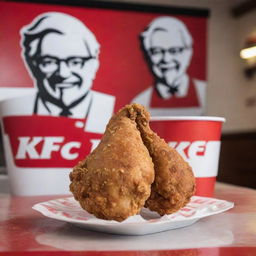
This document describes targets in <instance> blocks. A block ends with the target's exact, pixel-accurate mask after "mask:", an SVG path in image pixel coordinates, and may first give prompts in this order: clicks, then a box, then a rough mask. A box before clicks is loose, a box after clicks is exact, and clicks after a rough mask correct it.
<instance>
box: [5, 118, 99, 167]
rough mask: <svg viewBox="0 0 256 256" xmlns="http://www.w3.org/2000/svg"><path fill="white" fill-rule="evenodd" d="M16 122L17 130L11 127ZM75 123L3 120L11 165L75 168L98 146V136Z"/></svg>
mask: <svg viewBox="0 0 256 256" xmlns="http://www.w3.org/2000/svg"><path fill="white" fill-rule="evenodd" d="M17 119H18V122H19V127H18V128H19V129H16V128H15V127H17V126H16V125H15V123H16V122H17ZM79 121H80V120H79ZM79 121H78V119H69V118H60V117H49V116H20V117H17V116H16V117H6V118H4V130H5V133H6V134H7V135H8V140H9V143H10V148H11V150H12V155H13V161H14V163H15V165H16V166H17V167H26V168H27V167H28V168H29V167H34V168H39V167H47V168H51V167H58V168H70V167H73V166H74V165H76V164H77V162H78V161H80V160H83V159H84V158H85V157H86V156H87V155H88V154H89V153H90V152H91V150H93V149H94V148H95V147H96V146H97V145H98V143H99V141H100V138H101V136H102V135H101V134H95V133H90V132H84V130H83V127H77V126H76V123H77V122H79ZM46 122H47V126H46V125H45V123H46Z"/></svg>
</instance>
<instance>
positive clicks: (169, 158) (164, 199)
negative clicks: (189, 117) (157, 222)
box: [132, 104, 195, 215]
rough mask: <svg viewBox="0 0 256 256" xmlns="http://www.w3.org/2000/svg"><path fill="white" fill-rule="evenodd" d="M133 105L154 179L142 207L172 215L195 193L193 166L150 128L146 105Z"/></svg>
mask: <svg viewBox="0 0 256 256" xmlns="http://www.w3.org/2000/svg"><path fill="white" fill-rule="evenodd" d="M132 108H133V113H134V112H135V113H136V115H135V116H136V117H135V118H136V122H137V126H138V128H139V130H140V133H141V136H142V140H143V142H144V144H145V145H146V147H147V149H148V151H149V153H150V156H151V157H152V160H153V163H154V169H155V181H154V183H153V184H152V186H151V195H150V197H149V199H148V200H147V201H146V204H145V207H148V208H149V209H150V210H152V211H156V212H158V213H159V214H160V215H164V214H171V213H173V212H176V211H178V210H179V209H180V208H182V207H183V206H185V205H186V204H187V203H188V202H189V200H190V198H191V196H192V195H193V194H194V191H195V178H194V175H193V172H192V169H191V167H190V166H189V165H188V163H187V162H186V161H185V160H184V159H183V158H182V157H181V156H180V155H179V153H178V152H177V151H176V150H175V149H173V148H171V147H170V146H169V145H168V144H167V143H166V142H165V141H164V140H163V139H161V138H160V137H159V136H158V135H157V134H156V133H154V132H153V131H152V130H151V129H150V127H149V114H148V112H147V111H146V110H145V108H144V107H142V106H141V105H138V104H133V105H132ZM133 116H134V114H133ZM133 118H134V117H133Z"/></svg>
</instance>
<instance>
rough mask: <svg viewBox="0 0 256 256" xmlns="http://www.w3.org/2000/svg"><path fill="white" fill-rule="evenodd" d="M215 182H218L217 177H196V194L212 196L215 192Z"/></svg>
mask: <svg viewBox="0 0 256 256" xmlns="http://www.w3.org/2000/svg"><path fill="white" fill-rule="evenodd" d="M215 182H216V177H203V178H196V193H195V195H197V196H206V197H212V196H213V194H214V186H215Z"/></svg>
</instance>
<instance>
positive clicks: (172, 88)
mask: <svg viewBox="0 0 256 256" xmlns="http://www.w3.org/2000/svg"><path fill="white" fill-rule="evenodd" d="M168 92H169V93H170V94H172V95H174V94H176V93H177V92H178V86H171V87H169V88H168Z"/></svg>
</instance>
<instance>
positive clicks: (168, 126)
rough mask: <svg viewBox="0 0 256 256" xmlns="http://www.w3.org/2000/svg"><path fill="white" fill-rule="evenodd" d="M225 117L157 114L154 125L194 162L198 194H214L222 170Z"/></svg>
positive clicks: (151, 125)
mask: <svg viewBox="0 0 256 256" xmlns="http://www.w3.org/2000/svg"><path fill="white" fill-rule="evenodd" d="M223 122H225V118H222V117H210V116H177V117H174V116H173V117H163V116H162V117H161V116H159V117H157V116H154V117H152V118H151V120H150V127H151V128H152V130H153V131H155V132H156V133H157V134H158V135H159V136H160V137H162V138H164V139H165V141H166V142H167V143H168V144H169V145H170V146H171V147H173V148H175V149H176V150H177V151H178V152H179V153H180V155H181V156H182V157H183V158H184V159H185V160H186V161H187V162H188V163H189V164H190V166H191V167H192V169H193V172H194V175H195V177H196V195H199V196H207V197H212V196H213V194H214V186H215V183H216V176H217V173H218V164H219V155H220V145H221V142H220V137H221V129H222V124H223Z"/></svg>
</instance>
